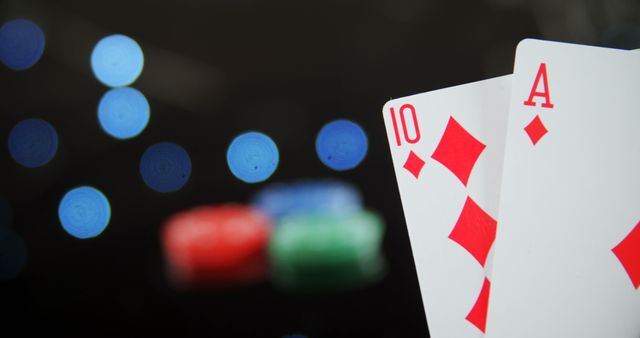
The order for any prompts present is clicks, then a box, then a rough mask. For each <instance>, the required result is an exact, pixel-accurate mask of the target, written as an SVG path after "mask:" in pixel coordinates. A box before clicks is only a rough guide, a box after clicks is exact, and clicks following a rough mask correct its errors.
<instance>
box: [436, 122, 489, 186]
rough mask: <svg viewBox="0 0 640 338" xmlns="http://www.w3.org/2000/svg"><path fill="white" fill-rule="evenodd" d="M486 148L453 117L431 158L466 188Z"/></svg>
mask: <svg viewBox="0 0 640 338" xmlns="http://www.w3.org/2000/svg"><path fill="white" fill-rule="evenodd" d="M485 147H486V146H485V145H484V144H483V143H482V142H480V141H478V140H477V139H476V138H475V137H473V136H472V135H471V134H469V132H467V130H466V129H464V128H463V127H462V126H461V125H460V124H459V123H458V122H457V121H456V120H455V119H454V118H453V117H449V122H448V123H447V127H446V128H445V131H444V135H442V138H441V139H440V143H438V146H437V147H436V150H435V151H434V152H433V155H431V158H433V159H434V160H436V161H438V162H440V163H442V165H444V166H445V167H447V169H449V170H450V171H451V172H452V173H453V174H454V175H456V177H458V179H459V180H460V181H461V182H462V184H464V185H465V186H466V185H467V181H468V180H469V176H470V175H471V170H472V169H473V166H474V165H475V164H476V161H477V160H478V157H479V156H480V154H481V153H482V151H483V150H484V148H485Z"/></svg>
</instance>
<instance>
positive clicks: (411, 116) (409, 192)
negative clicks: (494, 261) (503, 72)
mask: <svg viewBox="0 0 640 338" xmlns="http://www.w3.org/2000/svg"><path fill="white" fill-rule="evenodd" d="M510 83H511V76H510V75H509V76H503V77H498V78H494V79H489V80H485V81H480V82H475V83H470V84H465V85H461V86H456V87H451V88H446V89H441V90H437V91H433V92H427V93H423V94H418V95H414V96H409V97H405V98H400V99H395V100H391V101H389V102H388V103H387V104H386V105H385V107H384V108H383V116H384V121H385V126H386V130H387V135H388V140H389V145H390V148H391V155H392V158H393V165H394V169H395V173H396V178H397V181H398V186H399V189H400V195H401V199H402V206H403V209H404V214H405V219H406V223H407V228H408V231H409V237H410V241H411V248H412V251H413V257H414V260H415V264H416V270H417V274H418V280H419V283H420V290H421V294H422V299H423V303H424V308H425V312H426V316H427V323H428V326H429V331H430V335H431V337H435V338H443V337H456V338H460V337H462V338H465V337H482V336H483V331H484V329H485V321H486V306H487V301H488V296H489V288H490V282H489V279H487V277H489V273H488V272H489V271H490V263H491V255H492V254H491V250H490V249H491V247H492V244H493V240H494V238H495V230H496V224H495V219H496V217H497V213H498V202H499V193H500V179H501V172H502V170H501V167H502V159H503V151H504V138H505V133H506V122H507V111H508V104H509V91H510Z"/></svg>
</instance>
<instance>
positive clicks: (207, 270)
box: [162, 204, 271, 288]
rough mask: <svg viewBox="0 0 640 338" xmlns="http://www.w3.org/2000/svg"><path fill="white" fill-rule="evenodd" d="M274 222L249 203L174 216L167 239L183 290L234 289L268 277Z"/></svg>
mask: <svg viewBox="0 0 640 338" xmlns="http://www.w3.org/2000/svg"><path fill="white" fill-rule="evenodd" d="M270 232H271V219H270V218H269V217H268V216H266V215H265V214H263V213H262V212H260V211H259V210H257V209H255V208H253V207H251V206H246V205H239V204H223V205H212V206H202V207H197V208H194V209H190V210H186V211H183V212H180V213H177V214H175V215H173V216H172V217H170V218H169V219H168V220H167V222H166V224H165V226H164V230H163V234H162V241H163V246H164V252H165V257H166V260H167V262H168V270H169V273H170V274H169V275H170V277H171V278H172V280H173V282H174V283H175V284H176V285H178V286H185V287H190V288H191V287H202V286H228V285H238V284H247V283H251V282H256V281H260V280H263V279H264V276H265V275H266V271H267V263H266V255H265V249H266V247H267V244H268V241H269V234H270Z"/></svg>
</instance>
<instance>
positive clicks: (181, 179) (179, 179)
mask: <svg viewBox="0 0 640 338" xmlns="http://www.w3.org/2000/svg"><path fill="white" fill-rule="evenodd" d="M140 175H142V179H143V181H144V183H145V184H146V185H147V186H148V187H149V188H151V189H153V190H155V191H157V192H162V193H166V192H174V191H178V190H180V189H181V188H182V187H183V186H184V185H185V184H186V183H187V181H188V180H189V177H190V176H191V158H190V157H189V154H188V153H187V151H186V150H185V149H184V148H182V147H181V146H179V145H177V144H175V143H171V142H161V143H156V144H154V145H152V146H150V147H149V148H147V150H146V151H145V152H144V154H143V155H142V158H141V159H140Z"/></svg>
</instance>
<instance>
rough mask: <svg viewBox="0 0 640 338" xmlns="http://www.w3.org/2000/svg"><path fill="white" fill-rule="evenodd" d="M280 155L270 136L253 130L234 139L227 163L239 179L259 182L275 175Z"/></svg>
mask: <svg viewBox="0 0 640 338" xmlns="http://www.w3.org/2000/svg"><path fill="white" fill-rule="evenodd" d="M279 156H280V155H279V152H278V147H277V146H276V144H275V142H273V140H272V139H271V138H269V136H267V135H265V134H262V133H259V132H254V131H252V132H247V133H244V134H241V135H239V136H237V137H236V138H235V139H233V141H232V142H231V144H230V145H229V148H228V149H227V164H228V165H229V169H230V170H231V173H232V174H233V175H234V176H235V177H236V178H238V179H239V180H241V181H244V182H246V183H258V182H263V181H265V180H267V179H268V178H269V177H271V175H273V173H274V172H275V171H276V168H277V167H278V162H279V160H280V158H279Z"/></svg>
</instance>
